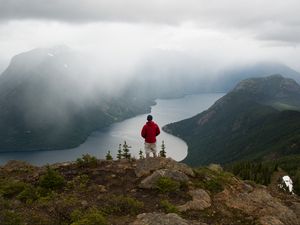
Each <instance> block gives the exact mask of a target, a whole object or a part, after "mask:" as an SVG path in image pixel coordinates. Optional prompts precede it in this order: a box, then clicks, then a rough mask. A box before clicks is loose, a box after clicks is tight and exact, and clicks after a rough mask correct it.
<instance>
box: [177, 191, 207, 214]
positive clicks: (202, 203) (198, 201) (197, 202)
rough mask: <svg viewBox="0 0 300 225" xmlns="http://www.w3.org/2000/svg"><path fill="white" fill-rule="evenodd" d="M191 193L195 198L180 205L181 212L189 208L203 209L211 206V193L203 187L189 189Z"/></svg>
mask: <svg viewBox="0 0 300 225" xmlns="http://www.w3.org/2000/svg"><path fill="white" fill-rule="evenodd" d="M189 195H190V196H192V198H193V200H192V201H188V202H187V203H185V204H184V205H181V206H178V207H177V208H178V210H179V211H180V212H185V211H188V210H203V209H206V208H209V207H210V206H211V198H210V196H209V194H208V193H207V192H206V191H204V190H203V189H196V190H191V191H189Z"/></svg>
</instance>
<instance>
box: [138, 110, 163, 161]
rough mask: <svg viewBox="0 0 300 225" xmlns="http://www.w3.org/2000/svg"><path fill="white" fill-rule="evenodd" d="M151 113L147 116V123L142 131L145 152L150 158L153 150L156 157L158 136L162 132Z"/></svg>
mask: <svg viewBox="0 0 300 225" xmlns="http://www.w3.org/2000/svg"><path fill="white" fill-rule="evenodd" d="M152 120H153V117H152V116H151V115H148V116H147V123H146V124H145V125H144V126H143V129H142V131H141V135H142V137H143V138H144V139H145V153H146V158H149V156H150V153H151V152H152V154H153V157H156V156H157V155H156V136H157V135H159V134H160V129H159V127H158V125H157V124H156V123H154V122H153V121H152Z"/></svg>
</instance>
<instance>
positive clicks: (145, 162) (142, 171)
mask: <svg viewBox="0 0 300 225" xmlns="http://www.w3.org/2000/svg"><path fill="white" fill-rule="evenodd" d="M159 169H169V170H177V171H180V172H182V173H184V174H186V175H188V176H192V177H193V176H195V174H194V172H193V170H192V169H191V168H190V167H188V166H187V165H185V164H183V163H178V162H176V161H175V160H173V159H171V158H163V157H157V158H146V159H141V160H138V161H137V163H136V169H135V174H136V176H137V177H142V176H147V175H150V174H151V173H152V172H153V171H156V170H159Z"/></svg>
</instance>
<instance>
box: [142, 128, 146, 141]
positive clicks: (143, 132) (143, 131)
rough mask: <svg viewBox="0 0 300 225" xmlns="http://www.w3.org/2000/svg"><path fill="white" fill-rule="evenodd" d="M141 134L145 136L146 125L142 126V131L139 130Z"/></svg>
mask: <svg viewBox="0 0 300 225" xmlns="http://www.w3.org/2000/svg"><path fill="white" fill-rule="evenodd" d="M141 136H142V137H143V138H146V127H145V126H143V129H142V131H141Z"/></svg>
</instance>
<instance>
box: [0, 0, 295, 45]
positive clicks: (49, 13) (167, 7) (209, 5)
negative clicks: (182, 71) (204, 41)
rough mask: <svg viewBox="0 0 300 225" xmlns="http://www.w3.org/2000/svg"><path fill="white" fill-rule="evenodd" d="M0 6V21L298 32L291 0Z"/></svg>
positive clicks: (29, 1) (267, 34)
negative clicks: (159, 24) (126, 23)
mask: <svg viewBox="0 0 300 225" xmlns="http://www.w3.org/2000/svg"><path fill="white" fill-rule="evenodd" d="M0 5H1V7H0V20H1V21H2V22H4V21H9V20H23V19H36V20H40V19H42V20H55V21H62V22H68V23H87V22H99V21H117V22H134V23H136V22H137V23H141V22H149V23H165V24H174V25H176V24H180V23H184V22H192V23H195V24H197V25H199V26H201V27H206V28H207V27H209V28H212V29H220V30H223V29H226V30H228V29H230V30H238V31H239V32H240V31H245V32H249V34H251V35H252V36H253V37H257V38H258V39H263V40H276V41H282V42H293V43H295V42H296V43H297V42H300V37H299V35H298V34H296V35H295V30H296V29H297V28H299V27H300V17H299V16H298V12H299V10H300V2H299V1H297V0H275V1H274V0H264V1H261V0H252V1H248V0H247V1H246V0H226V1H219V0H209V1H207V0H164V1H162V0H152V1H141V0H126V1H124V0H111V1H108V0H77V1H75V0H51V1H48V0H9V1H8V0H0ZM274 24H275V25H274ZM278 27H280V28H282V29H281V30H278ZM298 30H299V29H298ZM281 31H282V32H281ZM283 32H284V33H283Z"/></svg>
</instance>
